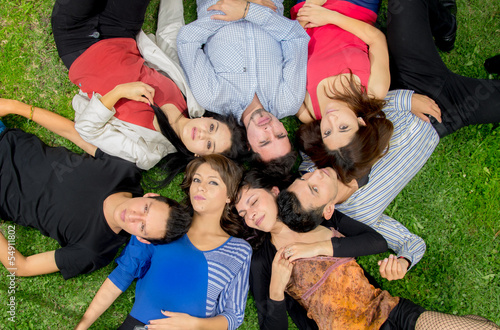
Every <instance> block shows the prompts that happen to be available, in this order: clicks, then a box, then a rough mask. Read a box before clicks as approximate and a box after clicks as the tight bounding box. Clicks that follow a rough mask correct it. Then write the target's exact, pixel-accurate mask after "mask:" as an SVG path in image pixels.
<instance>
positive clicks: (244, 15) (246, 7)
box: [241, 1, 250, 19]
mask: <svg viewBox="0 0 500 330" xmlns="http://www.w3.org/2000/svg"><path fill="white" fill-rule="evenodd" d="M248 6H250V1H247V5H246V6H245V10H244V11H243V17H242V18H241V19H244V18H245V17H247V10H248Z"/></svg>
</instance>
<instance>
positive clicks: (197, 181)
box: [189, 163, 231, 214]
mask: <svg viewBox="0 0 500 330" xmlns="http://www.w3.org/2000/svg"><path fill="white" fill-rule="evenodd" d="M189 198H190V199H191V205H193V209H194V211H195V212H197V213H200V214H201V213H222V211H223V210H224V207H225V206H226V204H227V203H229V202H231V200H230V199H229V197H228V196H227V188H226V184H225V183H224V181H222V178H221V177H220V175H219V172H217V171H215V170H213V169H212V167H211V166H210V165H209V164H207V163H204V164H201V165H200V166H198V168H197V169H196V172H195V174H194V175H193V181H192V182H191V185H190V186H189Z"/></svg>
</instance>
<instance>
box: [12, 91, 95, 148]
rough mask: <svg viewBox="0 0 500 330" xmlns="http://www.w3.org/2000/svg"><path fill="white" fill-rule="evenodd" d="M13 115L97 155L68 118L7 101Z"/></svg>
mask: <svg viewBox="0 0 500 330" xmlns="http://www.w3.org/2000/svg"><path fill="white" fill-rule="evenodd" d="M6 101H7V103H8V104H9V106H8V108H9V109H10V110H9V112H10V113H11V114H17V115H19V116H23V117H25V118H28V119H31V120H33V121H34V122H36V123H37V124H39V125H42V126H43V127H45V128H47V129H48V130H50V131H52V132H54V133H55V134H57V135H59V136H62V137H64V138H66V139H68V140H70V141H71V142H73V143H74V144H76V145H77V146H79V147H80V148H82V149H83V150H85V151H86V152H88V153H89V154H91V155H95V151H96V147H95V146H94V145H92V144H90V143H88V142H86V141H85V140H83V139H82V137H81V136H80V134H78V132H77V131H76V129H75V123H74V122H73V121H71V120H69V119H68V118H65V117H63V116H61V115H58V114H56V113H54V112H52V111H49V110H45V109H42V108H38V107H35V106H30V105H28V104H25V103H23V102H19V101H15V100H6Z"/></svg>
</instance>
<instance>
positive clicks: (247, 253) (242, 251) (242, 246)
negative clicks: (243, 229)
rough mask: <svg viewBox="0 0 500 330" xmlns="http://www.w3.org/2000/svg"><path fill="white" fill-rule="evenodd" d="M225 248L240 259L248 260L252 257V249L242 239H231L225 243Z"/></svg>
mask: <svg viewBox="0 0 500 330" xmlns="http://www.w3.org/2000/svg"><path fill="white" fill-rule="evenodd" d="M226 247H227V248H228V249H230V250H231V251H232V252H233V253H234V254H235V255H238V256H240V257H241V258H242V259H250V258H251V256H252V247H251V246H250V244H249V243H248V242H247V241H245V240H244V239H241V238H237V237H231V238H230V240H229V241H228V242H227V244H226Z"/></svg>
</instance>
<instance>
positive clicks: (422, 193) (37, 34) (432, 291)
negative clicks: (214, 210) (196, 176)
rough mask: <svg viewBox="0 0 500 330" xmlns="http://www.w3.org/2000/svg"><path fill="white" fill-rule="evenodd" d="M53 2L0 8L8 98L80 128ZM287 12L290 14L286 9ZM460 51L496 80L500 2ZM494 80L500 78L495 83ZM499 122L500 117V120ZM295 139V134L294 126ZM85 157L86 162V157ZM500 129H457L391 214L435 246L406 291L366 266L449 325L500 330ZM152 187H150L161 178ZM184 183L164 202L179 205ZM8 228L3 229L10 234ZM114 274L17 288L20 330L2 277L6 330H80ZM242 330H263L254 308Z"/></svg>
mask: <svg viewBox="0 0 500 330" xmlns="http://www.w3.org/2000/svg"><path fill="white" fill-rule="evenodd" d="M53 3H54V1H53V0H51V1H48V0H40V1H34V0H14V1H7V0H0V55H1V56H0V97H4V98H12V99H18V100H21V101H24V102H26V103H29V104H35V105H37V106H39V107H43V108H46V109H50V110H52V111H55V112H57V113H59V114H61V115H63V116H66V117H68V118H73V110H72V108H71V98H72V96H73V95H74V94H75V93H76V92H77V88H76V87H75V86H73V84H72V83H71V82H70V81H69V80H68V78H67V74H68V72H67V70H66V68H65V67H64V65H63V64H62V62H61V61H60V60H59V58H58V56H57V51H56V48H55V45H54V41H53V38H52V35H51V28H50V13H51V10H52V5H53ZM158 3H159V0H153V1H152V3H151V5H150V8H149V9H148V14H147V17H146V24H145V27H144V29H145V31H146V32H154V29H155V16H156V13H157V8H158ZM184 3H185V9H186V13H185V16H186V21H187V22H190V21H192V20H193V19H195V18H196V12H195V8H196V4H195V1H194V0H189V1H185V2H184ZM286 3H287V6H286V8H290V5H291V2H289V1H287V2H286ZM458 26H459V30H458V36H457V42H456V48H455V50H453V51H452V52H450V53H448V54H442V57H443V59H444V61H445V62H446V63H447V65H448V67H449V68H450V69H451V70H453V71H454V72H456V73H459V74H462V75H466V76H470V77H475V78H485V79H487V78H488V74H487V72H486V71H485V70H484V68H483V61H484V59H486V58H487V57H490V56H493V55H495V54H498V53H500V2H499V1H498V0H482V1H479V0H467V1H466V0H458ZM490 78H498V77H490ZM499 110H500V109H499ZM2 120H3V121H4V123H5V124H6V125H7V126H10V127H19V128H22V129H24V130H25V131H28V132H31V133H34V134H36V135H38V136H39V137H40V138H41V139H43V140H44V141H45V142H46V143H48V144H50V145H64V146H66V147H68V148H70V149H72V150H75V151H78V149H77V148H76V147H75V146H74V145H72V144H71V143H70V142H68V141H66V140H64V139H62V138H60V137H58V136H55V135H53V134H51V133H50V132H48V131H47V130H45V129H44V128H41V127H39V126H37V125H36V124H34V123H28V122H27V120H26V119H22V118H19V117H14V116H7V117H4V118H2ZM287 123H288V125H289V126H290V127H293V128H295V127H297V122H296V121H295V120H294V119H288V120H287ZM79 152H81V151H79ZM499 165H500V127H498V125H481V126H474V127H468V128H464V129H461V130H460V131H459V132H457V133H455V134H453V135H451V136H448V137H446V138H444V139H443V140H442V142H441V143H440V144H439V146H438V147H437V149H436V151H435V152H434V154H433V156H432V157H431V159H430V160H429V161H428V163H427V164H426V165H425V166H424V168H423V169H422V171H420V173H419V174H418V175H417V176H416V177H415V178H414V179H413V180H412V181H411V182H410V184H409V185H408V186H407V187H406V188H405V189H404V190H403V192H402V193H401V194H400V195H399V196H398V197H397V198H396V199H395V201H394V202H393V203H392V204H391V205H390V206H389V208H388V209H387V211H386V212H387V214H389V215H390V216H392V217H394V218H396V219H398V220H399V221H401V222H402V223H403V224H405V225H406V226H407V227H408V228H409V229H410V230H411V231H413V232H414V233H416V234H418V235H420V236H421V237H422V238H423V239H424V240H425V241H426V243H427V252H426V254H425V256H424V258H423V259H422V261H421V262H420V263H418V264H417V265H416V266H415V267H414V268H413V269H412V270H411V271H410V273H409V274H408V275H407V276H406V278H405V279H403V280H400V281H396V282H388V281H385V280H383V279H381V278H380V277H379V276H378V272H377V266H376V261H377V260H378V259H380V258H382V257H384V256H385V255H386V254H384V255H379V256H370V257H363V258H359V262H360V263H361V264H362V265H363V266H364V267H365V268H366V269H367V271H368V272H370V273H371V274H372V275H374V276H375V278H376V279H377V280H378V281H379V283H380V284H381V286H382V287H383V288H384V289H387V290H389V292H391V293H392V294H393V295H399V296H402V297H405V298H408V299H411V300H413V301H414V302H416V303H418V304H421V305H422V306H424V307H425V308H427V309H432V310H437V311H440V312H446V313H452V314H462V315H463V314H479V315H482V316H484V317H487V318H489V319H492V320H493V321H495V322H496V323H498V324H500V254H499V251H500V244H499V242H500V237H498V236H499V235H500V166H499ZM148 175H152V176H154V175H155V173H154V170H152V171H150V172H149V173H148ZM179 182H180V178H177V180H176V182H174V183H173V184H171V185H170V186H169V187H167V188H165V189H163V190H161V191H160V192H161V193H163V194H165V195H166V196H169V197H173V198H175V199H177V200H180V199H181V198H182V193H181V191H180V189H179V187H178V183H179ZM7 226H8V223H3V224H2V225H1V229H2V230H3V231H4V232H5V230H6V229H7ZM16 246H17V248H18V249H19V250H20V251H21V252H22V253H23V254H25V255H31V254H34V253H39V252H43V251H47V250H53V249H56V248H57V247H58V245H57V243H56V242H55V241H54V240H52V239H49V238H46V237H44V236H42V235H41V234H39V233H38V232H37V231H35V230H32V229H28V228H22V227H16ZM113 268H114V265H113V264H111V265H109V266H108V267H105V268H103V269H101V270H99V271H96V272H94V273H92V274H89V275H80V276H77V277H76V278H73V279H70V280H68V281H64V280H63V278H62V276H61V275H59V274H50V275H45V276H38V277H35V278H17V279H16V281H15V284H16V288H15V291H16V292H15V300H16V302H17V306H16V314H15V322H11V321H9V320H8V318H9V317H10V316H11V315H9V314H8V311H9V307H8V306H7V303H8V302H9V297H10V296H11V294H10V293H9V282H10V280H9V278H8V277H7V275H8V272H7V271H6V270H5V269H4V268H3V267H1V270H0V276H1V277H3V279H0V328H2V329H14V328H17V329H69V328H72V327H74V326H75V325H76V323H77V322H78V320H79V319H80V318H81V316H82V315H83V313H84V311H85V309H86V308H87V306H88V304H89V303H90V301H91V300H92V298H93V296H94V294H95V292H96V290H97V289H98V288H99V287H100V285H101V283H102V282H103V281H104V279H105V278H106V276H107V275H108V274H109V273H110V272H111V270H112V269H113ZM133 300H134V289H133V287H132V288H130V289H129V290H128V291H127V292H125V293H124V294H122V295H121V296H120V298H119V299H118V300H117V301H116V302H115V303H114V304H113V306H111V308H110V309H109V310H108V311H107V312H106V313H105V314H104V315H103V316H102V317H101V318H100V319H99V320H98V321H97V323H96V324H95V326H94V328H95V329H106V328H116V327H117V326H118V325H119V324H120V323H121V321H122V320H123V319H124V318H125V316H126V314H127V312H128V311H130V309H131V306H132V304H133ZM241 328H243V329H257V328H258V326H257V316H256V312H255V307H254V305H253V301H252V300H251V298H250V299H249V302H248V305H247V311H246V318H245V322H244V323H243V325H242V327H241Z"/></svg>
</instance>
